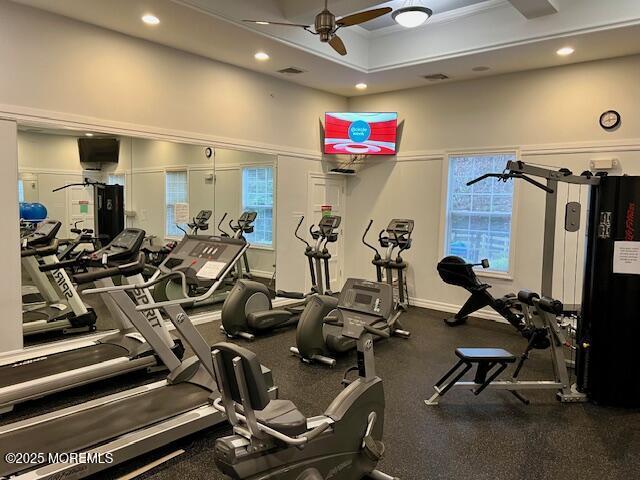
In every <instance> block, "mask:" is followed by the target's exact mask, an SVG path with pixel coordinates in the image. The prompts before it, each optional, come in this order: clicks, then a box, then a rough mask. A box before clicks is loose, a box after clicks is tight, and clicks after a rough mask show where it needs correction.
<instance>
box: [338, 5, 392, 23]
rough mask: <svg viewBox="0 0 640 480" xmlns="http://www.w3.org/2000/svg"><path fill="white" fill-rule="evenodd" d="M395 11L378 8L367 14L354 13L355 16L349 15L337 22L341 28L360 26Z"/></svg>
mask: <svg viewBox="0 0 640 480" xmlns="http://www.w3.org/2000/svg"><path fill="white" fill-rule="evenodd" d="M392 10H393V9H392V8H390V7H384V8H376V9H373V10H367V11H366V12H360V13H354V14H353V15H347V16H346V17H343V18H341V19H340V20H338V21H337V22H336V25H339V26H341V27H350V26H351V25H358V24H360V23H365V22H368V21H369V20H373V19H374V18H378V17H381V16H382V15H386V14H387V13H389V12H391V11H392Z"/></svg>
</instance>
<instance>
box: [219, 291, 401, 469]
mask: <svg viewBox="0 0 640 480" xmlns="http://www.w3.org/2000/svg"><path fill="white" fill-rule="evenodd" d="M392 310H393V289H392V287H391V286H390V285H388V284H386V283H376V282H369V281H366V280H357V279H349V280H347V282H346V284H345V288H343V290H342V293H341V294H340V299H339V302H338V309H337V310H336V312H335V314H333V315H331V316H330V317H328V318H327V319H326V321H327V322H329V323H332V324H333V325H334V326H337V327H339V328H341V329H342V334H343V335H344V336H348V337H350V338H352V339H353V340H354V341H356V342H357V345H358V347H357V348H358V378H357V379H356V380H354V381H352V382H350V383H349V385H348V386H347V387H346V388H345V389H344V390H343V391H342V392H341V393H340V394H339V395H338V396H337V397H336V398H335V399H334V400H333V402H332V403H331V405H329V407H328V408H327V410H326V411H325V412H324V414H323V415H320V416H316V417H306V416H305V415H304V414H302V412H300V411H299V410H298V409H297V407H296V405H295V404H294V403H293V402H291V401H289V400H281V399H279V400H273V399H270V398H269V396H268V390H267V388H266V385H265V383H264V379H263V377H262V376H261V375H260V363H259V361H258V359H257V357H256V355H255V354H254V353H252V352H251V351H249V350H247V349H245V348H242V347H239V346H237V345H234V344H231V343H218V344H216V345H214V346H213V359H214V366H215V371H216V378H217V382H218V388H219V390H220V392H221V394H222V398H221V399H217V400H216V401H215V403H214V406H215V407H216V408H218V409H219V410H220V411H221V412H225V414H226V416H227V418H228V419H229V422H230V423H231V424H232V425H233V427H234V434H233V435H231V436H228V437H224V438H219V439H218V440H217V441H216V444H215V450H214V452H215V453H214V455H215V462H216V465H217V466H218V467H219V468H220V470H221V471H222V472H223V473H224V474H226V475H229V476H230V477H231V478H234V479H238V480H240V479H242V480H244V479H253V480H257V479H260V480H269V479H273V480H275V479H278V480H325V479H331V480H354V479H362V478H371V479H374V480H393V479H394V477H391V476H389V475H387V474H385V473H382V472H380V471H379V470H376V466H377V463H378V461H379V460H380V458H381V457H382V455H383V454H384V450H385V447H384V444H383V443H382V430H383V425H384V407H385V401H384V389H383V386H382V380H381V379H380V377H378V376H377V375H376V373H375V366H374V355H373V337H374V336H380V337H388V336H389V333H388V332H385V331H383V330H379V329H377V328H375V327H373V326H372V325H375V324H377V323H379V321H380V320H381V319H382V320H384V319H386V318H387V317H389V316H390V315H391V312H392Z"/></svg>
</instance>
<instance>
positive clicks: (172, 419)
mask: <svg viewBox="0 0 640 480" xmlns="http://www.w3.org/2000/svg"><path fill="white" fill-rule="evenodd" d="M247 248H248V244H247V243H246V242H245V241H243V240H238V239H233V238H221V237H210V236H203V235H202V236H201V235H198V236H190V237H189V238H188V240H187V241H183V242H181V243H180V244H179V245H178V246H177V247H176V249H175V250H174V251H173V252H172V253H171V254H170V255H169V257H167V260H168V259H173V263H178V266H181V265H182V266H188V268H191V269H193V270H194V271H195V272H197V275H198V276H199V277H201V278H203V279H209V280H213V285H212V286H211V288H209V290H207V292H206V293H205V294H203V295H202V296H200V297H192V298H182V299H177V300H170V301H166V302H160V303H149V304H146V305H136V303H135V302H134V301H133V300H132V299H131V297H130V296H129V295H128V293H127V292H128V291H133V290H138V289H142V288H148V287H151V286H152V285H153V284H154V283H157V282H160V281H163V280H166V277H167V276H172V277H175V278H181V280H182V286H183V289H184V290H187V282H186V278H185V276H184V273H183V272H181V271H175V272H171V273H168V274H165V275H161V274H160V272H158V273H157V274H156V275H154V276H153V277H152V278H151V279H150V280H149V281H148V282H146V283H141V284H138V285H120V286H114V285H112V286H109V287H98V288H95V289H91V290H87V291H85V292H84V293H86V294H94V293H108V294H109V295H111V296H112V297H113V300H114V301H115V302H117V304H118V305H119V306H120V308H122V309H123V311H124V312H125V313H126V315H127V317H129V319H130V321H131V323H132V324H133V325H134V326H135V327H136V328H138V329H139V331H140V333H141V334H142V335H143V336H144V337H145V338H146V339H147V341H148V342H149V344H150V345H152V346H153V348H154V349H155V351H156V354H157V355H158V356H159V357H160V358H161V359H162V361H163V362H164V364H165V365H167V367H168V368H169V370H170V373H169V376H168V377H167V379H166V380H163V381H160V382H155V383H151V384H148V385H144V386H141V387H137V388H133V389H130V390H127V391H123V392H120V393H116V394H113V395H109V396H107V397H104V398H101V399H98V400H93V401H90V402H86V403H84V404H81V405H77V406H74V407H70V408H66V409H64V410H60V411H56V412H52V413H49V414H45V415H41V416H38V417H34V418H31V419H28V420H24V421H20V422H16V423H14V424H10V425H6V426H3V427H0V439H2V442H0V477H7V478H23V479H27V478H28V479H44V478H56V479H58V478H65V479H76V478H83V477H87V476H89V475H95V474H96V473H98V472H100V471H102V470H105V469H106V468H109V467H111V466H114V465H116V464H118V463H121V462H124V461H126V460H129V459H131V458H133V457H134V456H136V455H141V454H143V453H146V452H149V451H151V450H153V449H155V448H158V447H160V446H163V445H166V444H168V443H170V442H173V441H175V440H178V439H179V438H182V437H184V436H187V435H190V434H192V433H195V432H197V431H200V430H202V429H206V428H210V427H212V426H215V425H217V424H219V423H221V422H225V421H226V418H225V416H224V414H222V413H221V412H220V411H218V410H217V409H216V408H215V406H214V405H213V403H214V401H215V400H216V399H217V398H219V397H220V393H219V392H218V390H217V388H216V382H215V373H214V367H213V358H212V355H211V347H210V346H209V345H208V344H207V342H206V341H205V340H204V338H202V336H201V335H200V333H199V332H198V331H197V330H196V328H195V327H194V325H193V324H192V323H191V320H190V319H189V317H188V315H187V314H186V313H185V311H184V309H183V305H185V306H188V305H191V304H193V302H194V301H198V300H203V299H206V298H207V297H208V296H211V295H213V294H214V293H215V291H216V289H217V288H218V287H219V286H220V285H221V284H222V283H223V282H224V278H225V277H226V275H228V274H229V272H230V271H231V270H232V269H233V268H234V266H235V264H236V263H237V262H238V261H239V260H240V259H241V258H242V254H243V253H244V252H245V251H246V249H247ZM138 263H139V265H140V266H142V263H143V262H142V260H140V261H139V262H138ZM104 274H105V275H106V274H110V272H109V269H106V270H104ZM85 275H92V276H93V277H94V278H95V279H98V278H100V277H101V271H100V270H96V271H92V272H90V273H88V274H85ZM157 309H160V310H161V311H162V312H163V313H164V314H166V315H167V316H168V317H169V319H170V320H171V322H172V323H173V324H174V325H175V327H176V330H177V331H178V332H179V334H180V336H181V337H182V338H183V340H184V341H185V342H186V343H187V344H188V345H189V346H190V347H191V349H192V350H193V351H194V352H196V356H192V357H190V358H188V359H186V360H183V361H180V360H179V359H178V358H177V357H176V355H175V354H174V352H172V351H171V349H169V348H168V347H167V346H166V345H165V344H164V342H163V341H162V339H161V338H160V336H159V335H158V333H157V332H156V331H155V330H154V329H153V328H150V326H149V323H148V322H147V321H146V318H145V312H148V311H154V310H157ZM198 358H199V359H200V360H199V359H198ZM262 372H263V375H264V377H265V381H266V382H267V385H271V388H270V395H271V396H272V397H274V398H275V396H276V394H277V389H276V388H275V387H273V379H272V378H271V371H270V370H268V369H266V368H264V367H262ZM8 452H40V453H42V454H44V455H43V456H42V457H39V458H36V459H35V461H36V463H37V464H29V465H24V464H22V465H17V464H9V463H7V461H6V457H5V455H6V454H7V453H8ZM56 452H65V453H73V454H77V455H76V457H75V458H70V457H69V456H68V455H66V456H65V455H63V456H56V455H55V453H56ZM49 454H51V455H49ZM106 458H110V459H111V462H110V463H106V462H104V459H106ZM100 459H102V460H103V462H100V461H99V460H100Z"/></svg>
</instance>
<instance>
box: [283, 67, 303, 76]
mask: <svg viewBox="0 0 640 480" xmlns="http://www.w3.org/2000/svg"><path fill="white" fill-rule="evenodd" d="M278 73H282V74H283V75H299V74H300V73H304V70H301V69H299V68H296V67H287V68H283V69H282V70H278Z"/></svg>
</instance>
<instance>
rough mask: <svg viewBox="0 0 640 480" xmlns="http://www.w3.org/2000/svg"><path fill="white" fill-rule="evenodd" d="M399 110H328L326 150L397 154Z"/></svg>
mask: <svg viewBox="0 0 640 480" xmlns="http://www.w3.org/2000/svg"><path fill="white" fill-rule="evenodd" d="M397 127H398V114H397V113H346V112H345V113H326V114H325V118H324V153H325V154H328V155H341V154H342V155H395V154H396V133H397Z"/></svg>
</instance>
